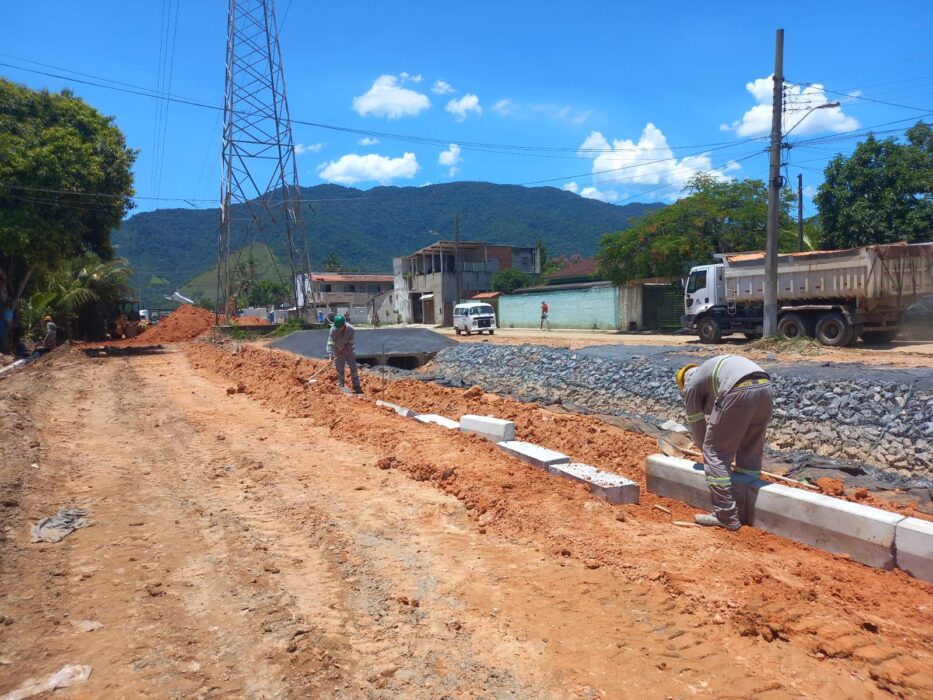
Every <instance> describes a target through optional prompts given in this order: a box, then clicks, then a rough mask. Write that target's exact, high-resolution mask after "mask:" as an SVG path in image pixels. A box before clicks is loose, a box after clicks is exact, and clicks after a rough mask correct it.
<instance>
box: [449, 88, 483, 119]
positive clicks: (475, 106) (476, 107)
mask: <svg viewBox="0 0 933 700" xmlns="http://www.w3.org/2000/svg"><path fill="white" fill-rule="evenodd" d="M444 109H446V110H447V111H448V112H450V113H451V114H453V115H454V117H456V119H457V121H458V122H462V121H463V120H464V119H466V118H467V116H468V115H469V113H470V112H476V113H477V114H482V113H483V108H482V107H481V106H480V104H479V98H478V97H477V96H476V95H474V94H473V93H467V94H466V95H464V96H463V97H461V98H460V99H459V100H451V101H450V102H448V103H447V106H446V107H445V108H444Z"/></svg>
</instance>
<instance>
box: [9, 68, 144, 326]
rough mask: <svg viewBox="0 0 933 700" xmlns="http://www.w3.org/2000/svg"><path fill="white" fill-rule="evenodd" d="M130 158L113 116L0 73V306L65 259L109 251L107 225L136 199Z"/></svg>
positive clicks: (12, 302) (66, 95)
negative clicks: (39, 90) (30, 87)
mask: <svg viewBox="0 0 933 700" xmlns="http://www.w3.org/2000/svg"><path fill="white" fill-rule="evenodd" d="M135 159H136V151H133V150H131V149H129V148H127V147H126V142H125V139H124V138H123V134H122V133H121V132H120V130H119V129H118V128H117V127H116V126H115V125H114V123H113V118H112V117H105V116H103V115H101V114H100V113H99V112H98V111H97V110H95V109H94V108H92V107H91V106H89V105H88V104H86V103H85V102H84V101H83V100H81V99H79V98H78V97H75V96H74V95H73V94H72V93H71V92H69V91H68V90H64V91H62V92H61V93H50V92H48V91H41V92H37V91H35V90H31V89H29V88H27V87H24V86H22V85H17V84H16V83H13V82H10V81H8V80H4V79H2V78H0V310H2V309H8V308H15V307H16V305H17V303H18V302H19V300H20V298H21V297H22V296H23V294H24V293H25V292H26V291H27V286H28V285H29V283H30V280H32V279H33V278H34V277H35V276H37V275H40V274H43V273H45V274H47V273H50V272H52V271H53V270H55V268H56V267H57V265H58V263H60V262H61V261H62V260H65V259H67V258H72V257H75V256H80V255H83V254H85V253H95V254H97V255H99V256H100V257H101V258H102V259H103V260H107V259H109V258H111V257H112V256H113V250H112V248H111V246H110V232H111V231H112V230H113V229H115V228H117V227H118V226H119V225H120V222H121V221H122V220H123V217H124V215H125V214H126V213H127V212H128V211H129V210H130V209H131V208H132V206H133V204H132V201H131V199H130V197H131V196H132V195H133V175H132V173H131V170H130V168H131V167H132V165H133V162H134V161H135Z"/></svg>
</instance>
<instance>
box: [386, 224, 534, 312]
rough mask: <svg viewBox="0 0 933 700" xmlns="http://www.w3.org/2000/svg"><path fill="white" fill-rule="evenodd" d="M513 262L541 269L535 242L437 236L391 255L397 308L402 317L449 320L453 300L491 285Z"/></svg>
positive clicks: (531, 271) (524, 268)
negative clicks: (439, 238)
mask: <svg viewBox="0 0 933 700" xmlns="http://www.w3.org/2000/svg"><path fill="white" fill-rule="evenodd" d="M510 268H514V269H516V270H521V271H522V272H527V273H529V274H531V275H535V276H537V275H540V274H541V250H540V249H539V248H536V247H533V246H532V247H521V246H509V245H490V244H487V243H482V242H476V241H460V242H459V243H458V242H455V241H437V242H435V243H432V244H431V245H429V246H425V247H424V248H422V249H421V250H416V251H415V252H414V253H412V254H411V255H406V256H404V257H401V258H393V259H392V275H393V278H394V286H395V292H394V295H393V296H394V299H393V308H394V310H395V311H396V312H397V313H398V316H399V317H400V318H401V320H402V322H403V323H428V324H435V325H444V326H450V325H452V324H453V313H454V306H455V305H456V304H457V303H459V302H460V301H463V300H467V299H470V298H471V297H473V296H475V295H476V294H478V293H480V292H487V291H489V290H490V289H492V277H493V275H495V274H496V273H497V272H499V271H500V270H508V269H510Z"/></svg>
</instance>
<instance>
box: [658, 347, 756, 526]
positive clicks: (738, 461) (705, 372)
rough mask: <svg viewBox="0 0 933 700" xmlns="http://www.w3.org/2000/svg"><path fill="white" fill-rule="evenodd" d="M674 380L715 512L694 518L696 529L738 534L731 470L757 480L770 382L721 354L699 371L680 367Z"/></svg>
mask: <svg viewBox="0 0 933 700" xmlns="http://www.w3.org/2000/svg"><path fill="white" fill-rule="evenodd" d="M676 379H677V385H678V386H679V387H680V390H681V391H682V392H683V395H684V404H685V405H686V409H687V425H688V427H689V428H690V432H691V434H692V435H693V441H694V442H695V443H696V445H697V447H699V448H700V449H701V450H702V451H703V462H704V470H705V472H706V483H707V485H708V486H709V490H710V496H711V499H712V502H713V513H711V514H708V513H704V514H701V515H696V516H694V518H693V519H694V520H695V521H696V522H697V523H699V524H700V525H708V526H716V527H724V528H726V529H727V530H738V529H739V528H740V527H741V523H740V522H739V513H738V508H737V507H736V504H735V495H734V494H733V492H732V473H733V470H732V468H731V465H732V462H733V461H735V472H737V473H739V474H748V475H750V476H756V477H757V476H760V475H761V462H762V458H763V453H764V445H765V434H766V433H767V430H768V424H769V423H770V422H771V405H772V401H773V398H774V394H773V388H772V385H771V377H770V376H769V375H768V373H767V372H765V371H764V370H763V369H762V368H761V367H759V366H758V365H756V364H755V363H754V362H752V361H751V360H749V359H747V358H745V357H740V356H738V355H719V356H717V357H713V358H711V359H709V360H707V361H706V362H704V363H703V364H702V365H700V366H697V365H695V364H688V365H685V366H683V367H681V368H680V369H679V370H678V371H677V375H676Z"/></svg>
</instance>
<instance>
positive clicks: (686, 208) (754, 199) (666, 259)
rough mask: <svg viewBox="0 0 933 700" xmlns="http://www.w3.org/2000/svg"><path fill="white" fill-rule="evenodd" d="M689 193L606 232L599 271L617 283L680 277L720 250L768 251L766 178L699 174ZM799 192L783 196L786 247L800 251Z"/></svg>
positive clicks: (695, 177)
mask: <svg viewBox="0 0 933 700" xmlns="http://www.w3.org/2000/svg"><path fill="white" fill-rule="evenodd" d="M684 191H685V192H686V193H687V196H686V197H683V198H682V199H680V200H678V201H677V202H675V203H674V204H672V205H671V206H669V207H665V208H664V209H660V210H658V211H654V212H651V213H650V214H648V215H646V216H644V217H642V218H641V219H639V220H637V221H635V222H634V223H633V224H632V225H631V226H630V227H629V228H628V229H625V230H623V231H619V232H617V233H611V234H607V235H605V236H603V239H602V241H600V249H599V252H598V253H597V254H596V260H597V264H598V269H599V274H600V275H602V276H604V277H605V278H606V279H609V280H611V281H612V282H613V283H615V284H624V283H625V282H628V281H629V280H633V279H643V278H649V277H677V276H680V275H682V274H684V272H686V271H687V270H688V269H689V268H690V266H691V265H693V264H696V263H701V262H710V261H712V255H713V254H714V253H731V252H736V251H743V250H762V249H764V247H765V243H766V238H767V221H768V188H767V187H766V186H765V184H764V183H763V182H762V181H761V180H719V179H717V178H714V177H712V176H710V175H707V174H702V173H701V174H698V175H695V176H694V177H693V178H692V179H691V180H690V181H689V182H688V184H687V186H686V188H685V189H684ZM793 199H794V195H793V193H792V192H790V190H785V191H784V192H783V193H782V197H781V212H780V217H781V247H782V249H784V250H794V249H795V248H794V247H795V245H796V235H795V234H794V231H793V227H792V225H791V221H790V218H789V211H790V207H791V204H792V202H793Z"/></svg>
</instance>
